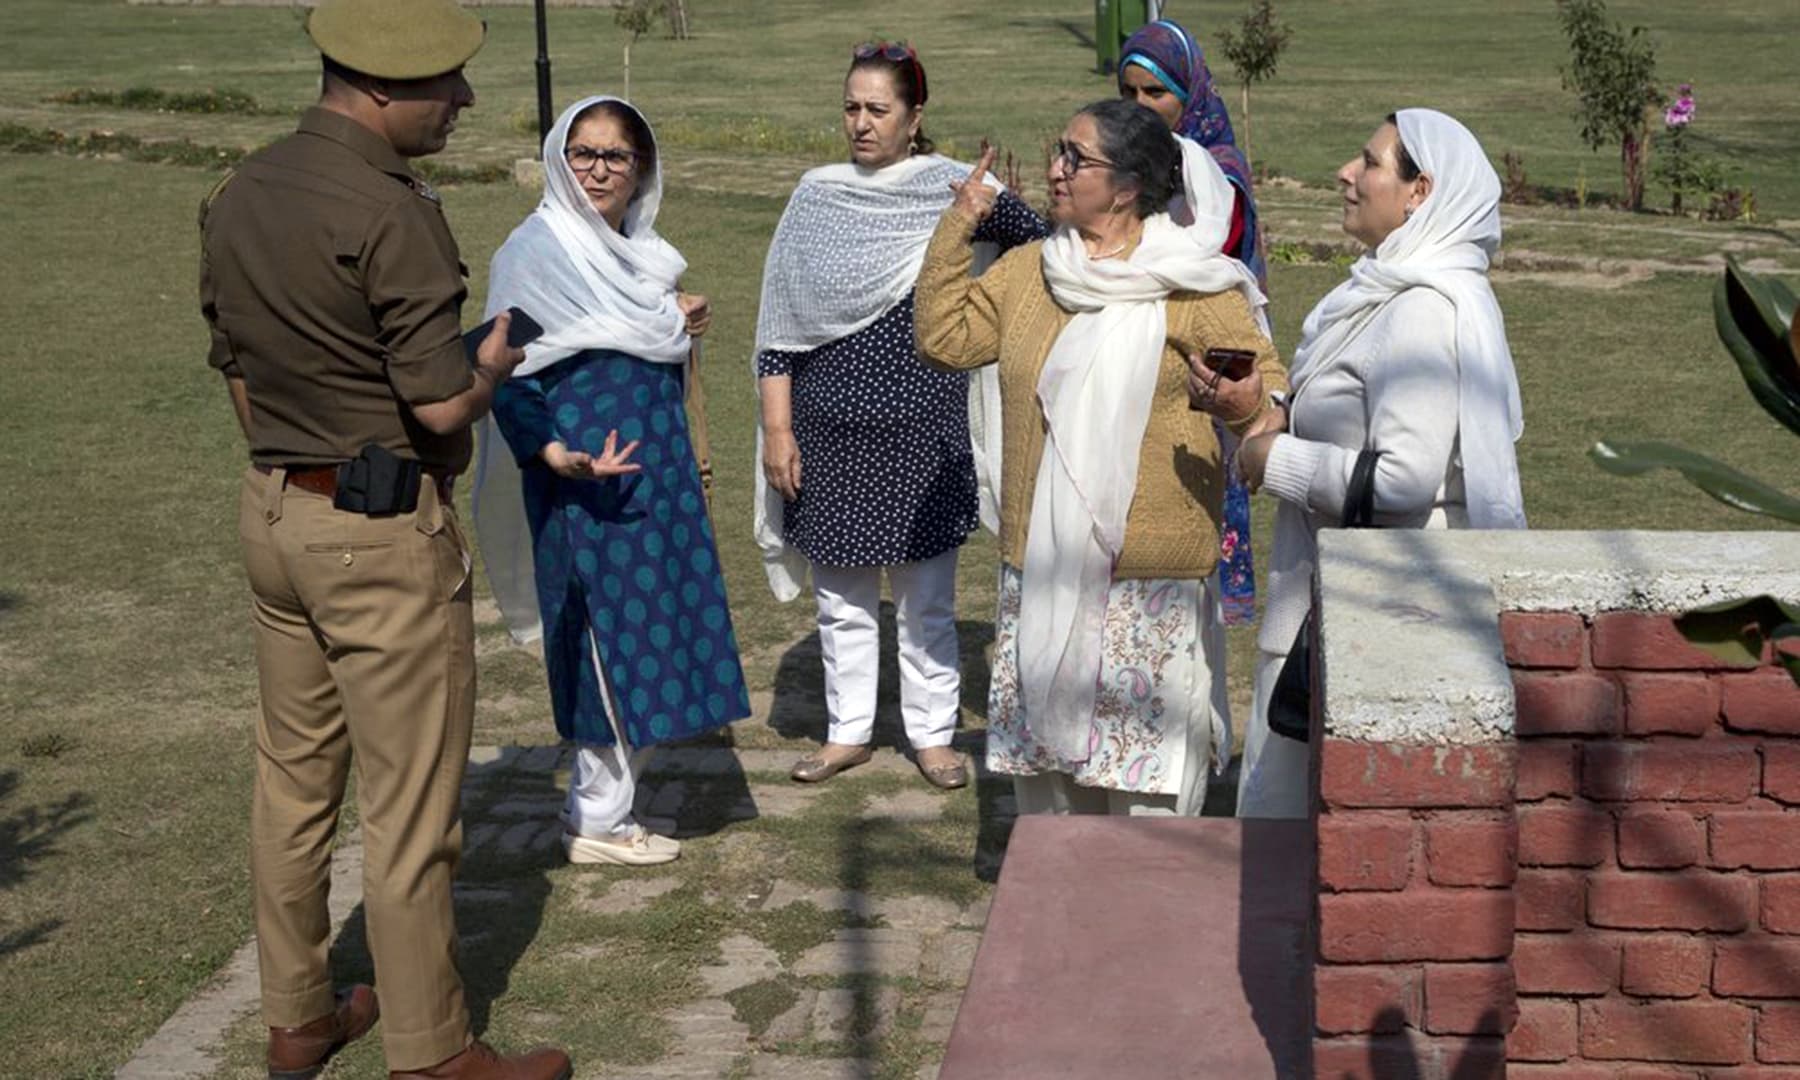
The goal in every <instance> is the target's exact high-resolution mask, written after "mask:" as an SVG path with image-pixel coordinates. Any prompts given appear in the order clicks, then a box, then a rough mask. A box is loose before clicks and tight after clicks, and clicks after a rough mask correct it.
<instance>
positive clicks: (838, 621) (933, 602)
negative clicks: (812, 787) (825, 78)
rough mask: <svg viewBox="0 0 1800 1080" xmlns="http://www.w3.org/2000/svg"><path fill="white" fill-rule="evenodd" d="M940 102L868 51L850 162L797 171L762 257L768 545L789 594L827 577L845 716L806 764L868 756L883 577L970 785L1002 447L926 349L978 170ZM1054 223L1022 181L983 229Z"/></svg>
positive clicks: (935, 760) (930, 767) (957, 768)
mask: <svg viewBox="0 0 1800 1080" xmlns="http://www.w3.org/2000/svg"><path fill="white" fill-rule="evenodd" d="M925 100H926V82H925V69H924V68H923V67H922V66H921V65H920V64H919V58H918V56H917V55H915V54H914V52H913V50H912V49H911V48H910V47H908V46H906V45H902V44H895V43H887V42H876V43H872V44H867V45H863V46H859V47H858V48H857V49H856V50H855V51H854V53H853V54H852V60H851V65H850V72H849V74H848V76H847V77H846V78H845V80H844V135H845V139H846V141H847V142H848V143H849V144H850V147H849V148H850V161H849V162H846V163H843V164H838V165H827V166H824V167H822V168H818V169H813V170H812V171H810V172H808V173H807V174H806V175H805V176H803V177H801V179H800V185H799V186H798V187H797V188H795V190H794V194H793V196H792V198H790V199H789V200H788V205H787V209H786V210H785V211H784V212H783V213H782V215H781V223H780V224H779V225H778V226H777V227H776V230H775V237H774V240H773V241H772V242H771V243H770V245H769V258H768V263H767V265H766V267H765V268H764V271H763V292H762V310H761V312H760V314H759V315H758V318H757V327H756V354H757V355H756V375H757V390H758V393H759V394H760V396H761V406H762V408H761V414H760V419H761V424H760V425H759V427H758V446H757V452H758V456H759V457H760V459H761V460H760V462H759V464H760V466H761V470H760V472H759V473H758V476H757V499H756V539H757V543H758V544H759V545H760V546H761V547H762V550H763V559H764V566H765V569H766V570H767V571H768V577H769V585H770V588H771V589H773V590H774V593H775V595H776V597H777V598H779V599H781V600H783V601H786V600H791V599H793V598H794V597H796V596H798V595H799V594H800V588H801V584H802V583H803V582H804V581H805V580H806V577H807V575H808V573H809V572H810V574H811V577H812V585H813V593H814V598H815V599H816V600H817V602H818V609H819V645H820V651H821V652H822V653H823V654H824V661H825V704H826V710H827V712H828V714H829V721H830V726H829V728H828V730H827V732H826V737H825V745H824V746H823V747H821V748H820V749H819V750H818V751H817V752H815V753H811V754H808V755H807V756H806V757H804V758H802V759H801V760H800V761H799V762H798V763H797V764H795V766H794V768H793V772H792V776H793V778H794V779H795V780H797V781H800V782H803V783H817V782H819V781H823V780H827V779H829V778H831V777H832V776H834V775H836V774H837V773H838V772H840V771H842V770H844V769H847V768H852V767H854V766H856V765H859V764H861V763H863V762H865V761H868V760H869V756H870V750H869V743H870V740H871V738H872V736H873V734H874V725H875V705H876V685H877V674H878V672H879V670H880V663H879V660H878V656H879V648H878V646H879V637H878V634H879V618H878V616H879V614H880V607H881V579H882V577H883V576H884V575H885V576H886V578H887V580H888V585H889V587H890V588H891V589H892V590H893V596H894V615H895V618H894V621H895V623H896V625H897V629H898V631H899V639H900V640H899V658H900V663H899V668H900V715H901V719H902V720H903V722H904V724H905V727H906V738H907V741H908V742H909V743H911V744H912V748H913V751H914V753H915V754H916V759H917V763H918V767H919V772H920V774H921V775H922V776H923V777H924V778H925V779H926V781H928V782H929V783H931V784H933V785H935V786H936V787H940V788H956V787H962V786H963V785H965V784H967V783H968V773H967V771H966V769H965V768H964V766H963V762H962V759H961V758H960V757H959V756H958V755H957V754H956V752H955V751H954V750H953V749H952V748H951V745H950V744H951V740H952V738H953V737H954V735H955V734H956V722H957V718H958V716H959V714H960V711H961V704H962V694H961V679H960V672H959V669H958V656H957V637H956V557H957V551H958V549H959V548H960V547H961V546H962V543H963V541H964V540H966V539H967V538H968V536H969V533H970V532H972V531H973V530H974V528H975V526H976V523H977V521H978V506H981V503H980V502H979V500H978V496H977V492H978V484H977V476H978V473H980V472H982V471H983V470H984V469H985V468H986V467H987V465H988V464H989V462H990V461H991V453H989V451H991V450H997V446H993V445H991V444H992V443H997V440H998V436H997V432H995V431H993V430H992V429H994V428H996V427H997V426H998V421H997V411H996V410H997V406H994V407H993V408H991V409H990V408H983V407H980V406H977V407H976V408H975V409H974V411H973V414H972V413H971V394H970V380H969V379H968V378H967V377H966V376H964V375H962V374H960V373H949V372H942V371H932V370H928V369H927V368H925V367H924V366H923V365H921V364H920V363H919V361H918V356H917V353H916V352H915V350H914V347H913V295H912V294H913V282H914V281H915V279H916V278H917V277H918V274H919V263H920V260H922V259H923V258H924V255H925V243H926V241H927V240H928V239H929V238H930V236H931V230H932V228H933V226H935V225H936V224H937V219H938V216H939V215H940V214H942V213H943V212H944V207H946V206H948V205H949V204H950V199H951V194H952V192H951V185H952V183H955V182H960V181H961V180H962V179H963V178H965V177H966V176H968V175H969V167H968V166H967V165H963V164H960V163H958V162H955V161H951V160H950V159H948V158H945V157H942V156H940V155H938V154H935V153H933V152H932V146H931V140H930V139H928V138H926V136H925V133H924V131H923V126H922V125H923V118H924V113H925ZM1048 231H1049V230H1048V226H1046V225H1045V224H1044V222H1043V221H1042V219H1040V218H1039V217H1038V216H1037V215H1036V214H1034V213H1032V212H1031V210H1030V209H1029V208H1027V207H1026V206H1025V204H1024V203H1023V202H1022V201H1020V200H1019V199H1018V198H1016V197H1014V196H1012V195H1010V194H1006V195H1001V196H999V199H998V209H997V210H996V211H995V213H994V214H993V215H992V216H991V217H990V218H989V220H988V222H987V223H986V224H985V227H984V229H983V233H982V236H981V237H980V238H979V239H981V240H983V241H988V242H991V245H992V246H997V247H1000V248H1007V247H1011V246H1012V245H1014V244H1019V243H1023V242H1025V241H1027V240H1032V239H1036V238H1037V237H1040V236H1043V235H1044V234H1045V233H1046V232H1048ZM983 401H984V402H991V398H988V399H983ZM971 415H973V416H974V417H975V418H976V420H977V423H976V424H975V425H974V433H972V425H971V423H970V421H971ZM983 420H985V421H986V424H985V429H986V434H987V435H991V436H992V438H991V439H989V438H985V437H984V436H983V434H982V432H983V424H982V421H983ZM988 490H990V491H991V485H989V487H988ZM990 506H991V504H990ZM988 508H989V507H988V506H983V507H982V512H985V511H986V510H987V509H988Z"/></svg>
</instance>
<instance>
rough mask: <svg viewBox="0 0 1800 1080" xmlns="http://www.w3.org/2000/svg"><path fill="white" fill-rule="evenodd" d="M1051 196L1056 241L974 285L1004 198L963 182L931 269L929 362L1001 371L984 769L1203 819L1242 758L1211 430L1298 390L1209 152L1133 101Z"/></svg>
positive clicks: (1039, 804)
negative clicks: (1233, 708)
mask: <svg viewBox="0 0 1800 1080" xmlns="http://www.w3.org/2000/svg"><path fill="white" fill-rule="evenodd" d="M1049 184H1050V198H1051V216H1052V219H1053V220H1054V221H1055V222H1056V224H1057V226H1058V228H1057V231H1056V233H1055V234H1054V235H1053V236H1051V237H1050V239H1048V240H1046V241H1044V242H1043V243H1041V244H1033V245H1030V246H1027V247H1023V248H1020V249H1018V250H1016V251H1014V252H1012V253H1011V254H1009V255H1007V256H1006V257H1004V258H1002V259H1001V260H1000V261H999V262H997V263H995V264H994V266H993V267H992V268H991V269H990V270H988V272H987V273H986V274H984V275H982V276H981V277H980V278H977V279H973V280H972V279H970V278H969V276H968V268H969V265H970V263H971V261H972V259H973V257H974V253H973V251H972V250H971V246H970V242H969V241H970V238H971V236H972V235H973V234H974V232H975V229H976V226H977V223H978V222H979V221H980V220H981V218H982V216H983V214H984V213H985V212H986V207H987V206H988V205H989V204H991V202H992V196H991V195H990V194H989V192H988V191H987V189H985V188H984V187H982V186H981V185H978V184H972V183H969V184H964V185H963V186H962V188H961V190H960V192H959V193H958V198H957V202H956V204H955V205H953V206H952V207H951V208H950V210H949V211H948V212H946V213H945V215H944V218H943V221H942V222H941V223H940V224H939V225H938V229H937V232H936V234H935V235H934V236H933V237H932V240H931V246H930V248H929V250H928V251H927V252H926V256H925V267H924V269H923V270H922V271H921V272H920V275H919V293H918V315H917V326H918V335H919V351H920V353H921V354H922V355H923V356H924V357H925V358H926V359H927V360H928V361H930V362H933V363H936V364H939V365H942V366H944V367H948V368H955V369H971V368H976V367H981V366H984V365H987V364H995V363H997V365H998V371H999V382H1000V395H1001V401H1002V405H1003V408H1002V421H1003V428H1004V451H1003V453H1002V455H1001V469H1002V474H1003V479H1002V482H1001V485H1000V500H1001V505H1000V557H1001V564H1002V565H1001V573H1000V604H999V613H998V615H997V617H996V620H995V642H994V666H993V677H992V682H991V691H990V694H989V699H988V743H987V764H988V768H989V769H991V770H992V771H994V772H997V773H1004V774H1010V775H1011V776H1013V778H1014V781H1013V783H1014V791H1015V793H1016V795H1017V798H1018V804H1019V811H1020V812H1021V813H1119V814H1125V813H1129V814H1198V813H1199V812H1200V810H1201V806H1202V804H1203V803H1204V801H1205V795H1206V785H1207V777H1208V774H1209V772H1210V771H1211V769H1212V768H1215V767H1217V766H1218V765H1219V764H1221V763H1222V762H1223V761H1224V760H1225V759H1226V758H1227V757H1229V755H1230V751H1231V735H1230V719H1229V715H1228V712H1227V708H1226V701H1227V699H1226V697H1225V695H1224V693H1223V684H1224V677H1225V656H1224V647H1223V637H1224V635H1223V634H1222V633H1220V632H1219V631H1218V628H1219V626H1220V623H1221V620H1222V614H1221V611H1220V605H1219V596H1218V592H1217V588H1216V585H1215V579H1214V576H1213V571H1214V568H1215V567H1216V566H1217V564H1218V559H1219V551H1220V548H1219V529H1220V520H1221V512H1222V508H1221V498H1222V495H1223V492H1224V473H1223V468H1222V465H1221V448H1220V445H1219V438H1218V436H1217V434H1216V433H1215V430H1214V425H1213V420H1214V418H1215V417H1216V418H1218V419H1220V420H1222V421H1223V422H1224V423H1225V425H1226V427H1227V428H1229V429H1230V430H1232V431H1233V432H1236V433H1238V434H1242V433H1243V432H1245V431H1246V430H1248V429H1249V428H1250V426H1251V425H1253V424H1254V423H1256V422H1257V421H1258V420H1259V419H1260V418H1262V417H1263V415H1264V413H1265V412H1266V411H1267V409H1268V407H1269V402H1268V393H1269V392H1270V391H1275V390H1280V389H1284V388H1285V387H1286V385H1287V381H1286V378H1285V375H1284V373H1283V371H1282V368H1281V364H1280V360H1279V359H1278V358H1277V357H1276V355H1275V350H1274V348H1273V346H1271V345H1270V343H1269V339H1268V336H1267V332H1266V328H1265V324H1264V323H1263V321H1262V318H1261V310H1262V307H1263V296H1262V293H1261V291H1260V290H1259V289H1258V288H1257V285H1256V279H1255V277H1254V276H1253V275H1252V274H1251V272H1250V271H1249V270H1248V269H1246V268H1245V266H1244V264H1243V263H1241V262H1238V261H1237V260H1236V259H1233V258H1231V257H1229V256H1227V255H1225V254H1224V253H1223V252H1222V251H1221V248H1222V246H1223V245H1224V244H1225V241H1226V239H1227V237H1228V235H1229V233H1230V225H1231V214H1232V207H1233V204H1234V201H1235V199H1234V196H1233V193H1232V189H1231V185H1230V184H1229V183H1228V182H1227V181H1226V179H1225V175H1224V173H1223V172H1222V171H1221V170H1220V168H1219V166H1218V163H1217V162H1216V161H1214V160H1213V157H1212V155H1211V154H1209V153H1207V152H1206V151H1205V150H1204V149H1202V148H1201V147H1200V146H1199V145H1198V144H1196V143H1194V142H1192V141H1190V140H1187V139H1184V138H1181V137H1179V136H1176V135H1174V134H1173V133H1171V132H1170V131H1169V130H1168V127H1167V126H1166V125H1165V124H1164V123H1163V122H1162V120H1161V119H1160V118H1158V117H1157V115H1156V114H1155V113H1154V112H1152V111H1150V110H1149V109H1147V108H1145V107H1143V106H1141V105H1138V104H1135V103H1132V102H1127V101H1121V100H1118V99H1114V100H1111V101H1104V102H1099V103H1096V104H1094V105H1090V106H1088V107H1087V108H1085V109H1083V110H1082V111H1081V112H1079V113H1077V114H1075V117H1074V119H1072V120H1070V121H1069V123H1068V125H1067V127H1065V128H1064V130H1063V134H1062V138H1061V139H1060V140H1059V141H1058V143H1057V145H1056V147H1055V149H1054V153H1053V156H1052V159H1051V162H1050V169H1049ZM1178 188H1179V189H1180V190H1181V191H1182V194H1183V197H1184V201H1185V202H1186V204H1187V206H1188V208H1189V209H1190V210H1191V212H1192V216H1193V220H1192V223H1191V224H1187V225H1178V224H1176V223H1175V222H1174V221H1173V220H1171V219H1170V216H1169V214H1168V212H1167V207H1168V205H1169V201H1170V198H1171V196H1172V195H1174V194H1175V192H1176V190H1177V189H1178ZM1215 350H1217V351H1215ZM1232 354H1236V357H1235V358H1233V357H1232ZM1208 357H1211V358H1212V359H1211V360H1209V359H1208ZM1240 363H1241V367H1240V366H1239V365H1240ZM1215 365H1216V366H1215Z"/></svg>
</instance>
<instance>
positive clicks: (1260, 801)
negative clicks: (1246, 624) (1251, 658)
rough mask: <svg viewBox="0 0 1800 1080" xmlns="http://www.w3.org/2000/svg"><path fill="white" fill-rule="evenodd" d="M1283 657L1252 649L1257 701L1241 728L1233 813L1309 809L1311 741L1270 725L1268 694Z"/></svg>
mask: <svg viewBox="0 0 1800 1080" xmlns="http://www.w3.org/2000/svg"><path fill="white" fill-rule="evenodd" d="M1286 661H1287V657H1286V656H1281V655H1277V654H1275V653H1266V652H1260V651H1259V652H1258V653H1257V654H1256V704H1255V707H1254V708H1253V709H1252V710H1251V712H1250V723H1249V725H1248V726H1247V727H1245V728H1244V761H1243V764H1242V766H1240V770H1239V773H1238V799H1237V816H1238V817H1241V818H1303V817H1306V816H1307V815H1308V814H1309V813H1310V812H1311V810H1312V806H1311V802H1310V799H1311V794H1312V792H1311V786H1310V785H1311V782H1312V778H1311V776H1310V766H1311V764H1312V747H1311V744H1309V743H1303V742H1301V741H1300V740H1298V739H1290V738H1288V737H1287V736H1285V735H1277V734H1275V733H1274V732H1272V731H1270V730H1269V698H1270V697H1271V696H1272V695H1273V694H1274V692H1275V680H1276V679H1278V678H1280V676H1281V665H1282V664H1284V663H1286Z"/></svg>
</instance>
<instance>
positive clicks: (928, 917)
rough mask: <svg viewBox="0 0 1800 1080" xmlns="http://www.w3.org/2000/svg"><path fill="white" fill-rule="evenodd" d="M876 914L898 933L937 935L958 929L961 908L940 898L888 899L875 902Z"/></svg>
mask: <svg viewBox="0 0 1800 1080" xmlns="http://www.w3.org/2000/svg"><path fill="white" fill-rule="evenodd" d="M873 913H874V914H876V915H879V916H880V917H881V919H882V921H884V922H885V923H887V925H888V926H890V927H892V928H893V929H895V930H920V931H925V932H929V933H935V932H937V931H939V930H943V929H945V928H947V927H951V926H954V925H956V922H957V920H958V919H960V918H962V908H961V906H959V905H957V904H955V903H953V902H951V901H949V900H945V899H944V898H943V897H941V896H885V897H882V898H881V899H879V900H876V901H875V903H874V906H873Z"/></svg>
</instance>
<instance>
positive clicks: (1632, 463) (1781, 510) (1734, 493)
mask: <svg viewBox="0 0 1800 1080" xmlns="http://www.w3.org/2000/svg"><path fill="white" fill-rule="evenodd" d="M1588 457H1589V458H1591V459H1593V462H1594V464H1596V465H1598V466H1600V467H1601V468H1602V469H1605V470H1606V471H1607V472H1610V473H1616V474H1618V475H1620V476H1639V475H1642V474H1643V473H1647V472H1650V471H1652V470H1655V469H1674V470H1676V471H1677V472H1679V473H1681V475H1683V476H1685V477H1687V478H1688V482H1689V483H1691V484H1693V485H1694V486H1695V487H1697V488H1699V489H1700V490H1701V491H1704V492H1706V493H1707V494H1708V495H1711V496H1712V497H1713V498H1715V499H1717V500H1719V501H1720V502H1722V503H1724V504H1726V505H1727V506H1735V507H1737V508H1738V509H1739V510H1747V511H1749V512H1750V513H1752V514H1766V515H1768V516H1769V517H1773V518H1780V519H1781V520H1782V521H1791V522H1793V523H1795V524H1797V525H1800V499H1796V498H1795V497H1794V496H1792V495H1789V494H1788V493H1786V492H1785V491H1781V490H1779V489H1777V488H1772V487H1770V486H1769V485H1767V484H1765V483H1763V482H1762V481H1760V480H1755V479H1752V478H1751V477H1748V476H1745V475H1744V474H1743V473H1741V472H1738V471H1737V470H1736V469H1734V468H1732V467H1731V466H1729V465H1726V464H1724V463H1722V462H1719V461H1714V460H1713V459H1712V458H1709V457H1707V456H1706V455H1704V454H1696V453H1694V452H1693V451H1692V450H1683V449H1682V448H1681V447H1679V446H1670V445H1669V444H1668V443H1662V442H1637V443H1622V442H1609V441H1607V440H1604V439H1603V440H1601V441H1600V442H1597V443H1595V444H1594V446H1593V448H1592V449H1590V450H1589V451H1588Z"/></svg>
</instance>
